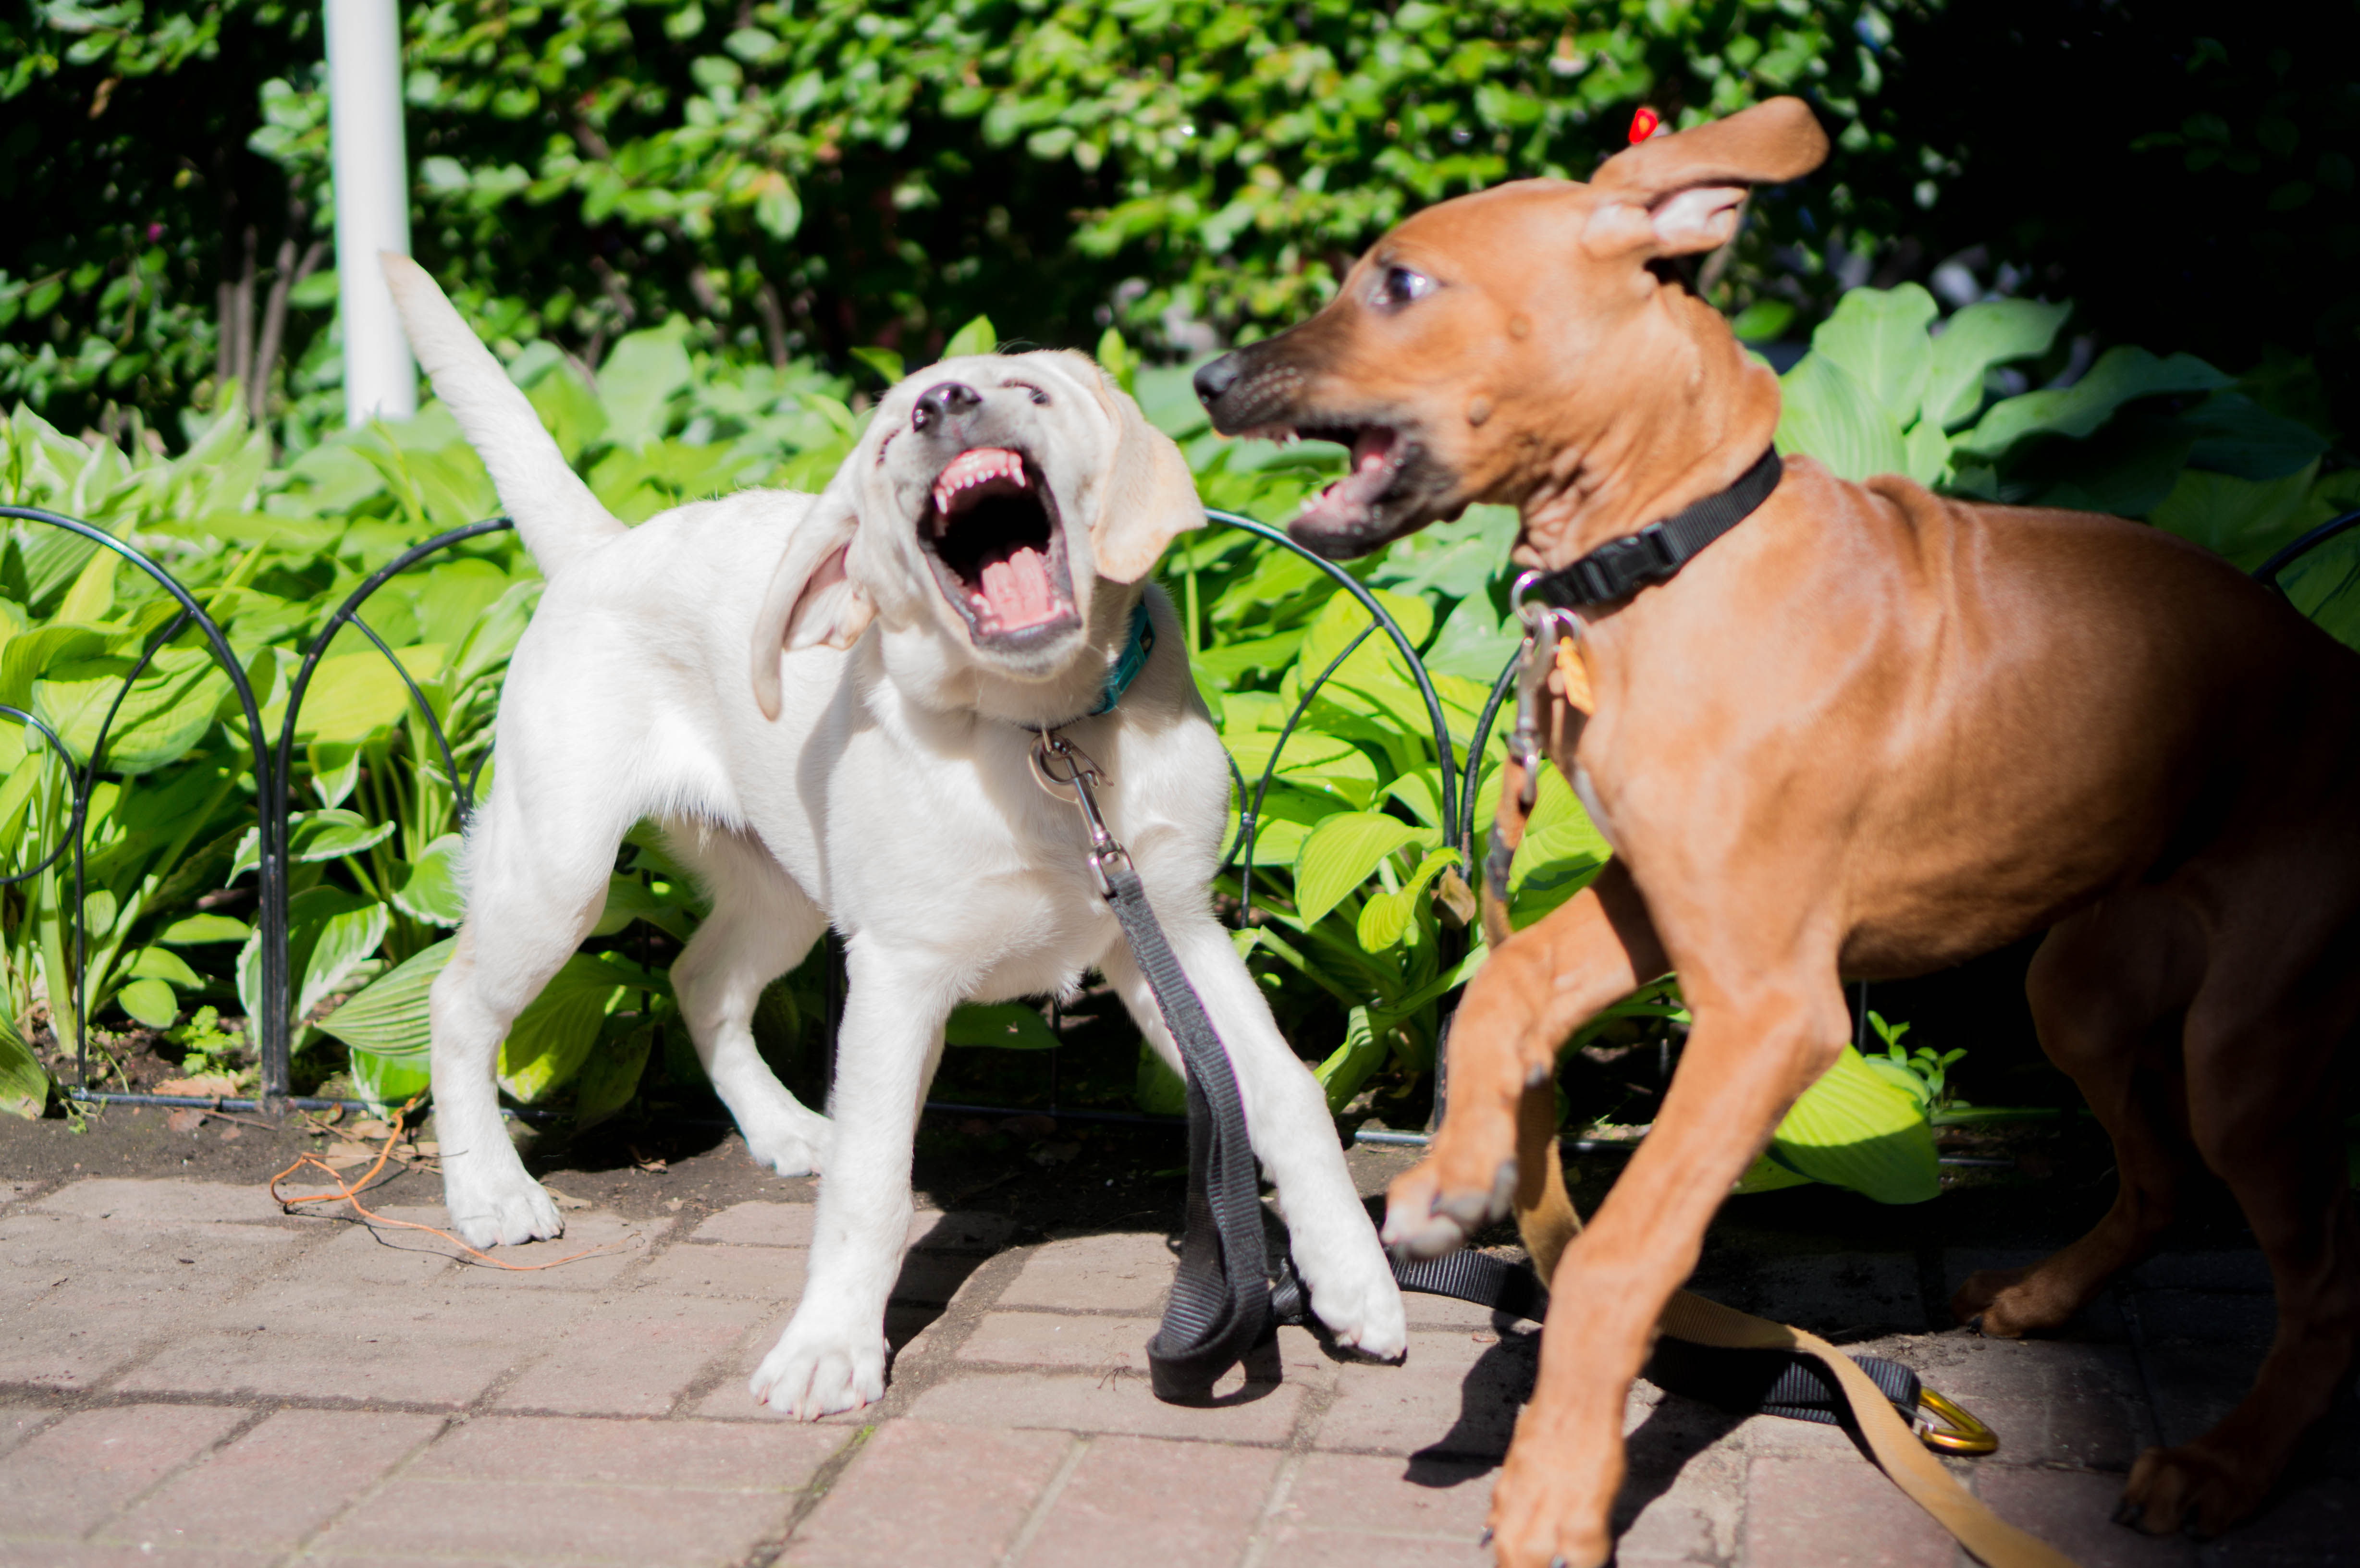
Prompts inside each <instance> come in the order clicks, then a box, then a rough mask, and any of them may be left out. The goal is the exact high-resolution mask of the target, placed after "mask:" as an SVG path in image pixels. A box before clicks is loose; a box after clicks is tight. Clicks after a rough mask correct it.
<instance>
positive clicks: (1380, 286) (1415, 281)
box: [1370, 267, 1435, 310]
mask: <svg viewBox="0 0 2360 1568" xmlns="http://www.w3.org/2000/svg"><path fill="white" fill-rule="evenodd" d="M1434 289H1435V282H1434V279H1433V278H1428V277H1427V276H1426V274H1425V273H1423V272H1413V271H1411V270H1410V269H1409V268H1408V267H1386V268H1385V269H1384V271H1383V272H1382V273H1381V274H1379V275H1378V278H1377V287H1376V289H1374V290H1373V291H1372V293H1371V299H1370V303H1371V304H1373V305H1375V306H1376V307H1377V309H1379V310H1400V309H1401V308H1402V307H1403V306H1404V305H1406V304H1408V303H1410V302H1411V301H1412V300H1414V299H1425V298H1426V296H1427V295H1428V294H1431V293H1433V292H1434Z"/></svg>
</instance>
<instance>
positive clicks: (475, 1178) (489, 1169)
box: [429, 791, 620, 1247]
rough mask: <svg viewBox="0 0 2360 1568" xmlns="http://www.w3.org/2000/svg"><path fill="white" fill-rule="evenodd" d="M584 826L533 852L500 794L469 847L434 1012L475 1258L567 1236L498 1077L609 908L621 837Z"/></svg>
mask: <svg viewBox="0 0 2360 1568" xmlns="http://www.w3.org/2000/svg"><path fill="white" fill-rule="evenodd" d="M536 825H539V826H543V827H546V826H547V824H536ZM574 825H578V824H560V825H559V826H557V827H556V828H554V829H553V830H551V831H547V832H544V833H541V835H540V837H541V845H540V846H535V845H532V844H528V843H527V842H525V835H524V834H521V833H518V832H517V825H516V824H515V823H514V822H512V821H511V820H510V818H509V816H508V811H507V810H506V809H504V804H503V797H502V796H501V795H500V794H499V793H498V792H497V791H496V792H495V794H494V797H493V799H492V800H490V801H488V802H486V805H485V807H484V810H483V811H481V812H480V813H479V814H478V815H477V817H476V820H475V824H474V825H473V828H472V829H471V831H470V833H469V837H468V844H467V850H468V868H469V889H468V898H467V919H466V923H465V924H464V925H462V926H461V927H460V928H459V941H458V946H457V947H456V948H455V949H454V950H453V953H452V956H451V962H450V963H449V964H446V965H445V966H444V967H443V973H442V974H441V975H437V976H436V977H435V980H434V988H433V991H432V995H431V999H430V1002H429V1007H430V1011H431V1016H432V1035H433V1052H432V1066H433V1076H434V1128H435V1137H436V1138H437V1140H438V1141H439V1142H440V1143H441V1145H442V1148H443V1160H442V1162H443V1204H444V1206H445V1207H447V1208H448V1209H449V1210H450V1212H451V1225H452V1229H453V1230H454V1231H456V1232H457V1233H458V1235H459V1236H460V1238H461V1239H462V1240H464V1242H466V1244H467V1245H468V1246H470V1247H496V1246H513V1245H515V1244H516V1243H518V1242H525V1241H530V1240H532V1239H533V1238H534V1237H536V1236H557V1235H559V1234H561V1233H562V1232H563V1230H564V1228H565V1223H564V1221H563V1220H561V1219H560V1218H559V1217H558V1214H557V1205H556V1204H555V1203H552V1202H551V1200H550V1196H549V1194H548V1193H547V1192H543V1191H541V1183H540V1182H538V1181H534V1180H533V1179H532V1177H531V1176H530V1175H529V1174H527V1173H526V1171H525V1168H524V1161H523V1160H519V1158H518V1157H517V1151H516V1146H515V1145H514V1144H512V1143H510V1142H509V1141H508V1129H507V1127H505V1126H503V1125H502V1123H501V1121H500V1101H499V1091H498V1088H497V1085H496V1083H495V1082H494V1077H493V1073H494V1069H495V1066H496V1064H497V1062H498V1059H499V1051H500V1041H501V1040H502V1039H503V1038H505V1037H506V1035H507V1034H508V1026H509V1025H510V1024H511V1023H513V1022H515V1021H516V1016H517V1015H518V1014H519V1013H520V1012H522V1011H523V1010H524V1009H525V1007H526V1006H527V1004H529V1003H530V1002H531V1000H532V999H533V998H534V997H535V996H539V995H541V987H542V986H544V985H548V984H549V978H550V976H551V975H554V974H556V973H557V971H558V969H559V968H560V966H562V965H563V964H564V963H565V961H566V959H568V958H569V957H571V956H573V953H574V948H576V947H577V946H579V945H580V944H581V942H582V939H583V938H584V937H585V936H586V935H588V934H589V931H590V928H591V927H592V926H593V925H595V924H596V923H597V920H598V914H599V911H600V910H601V909H604V908H605V907H606V873H607V868H608V867H609V866H612V865H613V864H614V858H615V844H616V843H617V840H618V838H619V836H620V835H619V831H618V830H609V829H606V826H605V824H598V825H597V826H595V827H591V826H586V825H585V826H582V831H580V832H579V833H569V832H567V831H565V830H566V828H567V827H568V826H574Z"/></svg>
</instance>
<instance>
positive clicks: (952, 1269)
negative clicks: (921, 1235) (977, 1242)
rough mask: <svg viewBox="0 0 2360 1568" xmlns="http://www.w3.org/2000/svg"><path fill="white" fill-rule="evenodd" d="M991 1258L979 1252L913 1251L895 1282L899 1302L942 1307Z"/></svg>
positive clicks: (895, 1297)
mask: <svg viewBox="0 0 2360 1568" xmlns="http://www.w3.org/2000/svg"><path fill="white" fill-rule="evenodd" d="M987 1261H989V1259H987V1258H984V1257H982V1256H980V1255H979V1254H975V1253H960V1252H912V1253H910V1254H909V1255H908V1256H907V1257H905V1258H902V1259H901V1273H900V1274H898V1275H896V1276H895V1277H894V1279H893V1296H892V1299H893V1300H894V1301H904V1302H912V1303H916V1304H919V1305H923V1306H941V1305H943V1304H944V1303H945V1302H947V1301H950V1300H951V1299H952V1298H953V1297H955V1296H956V1295H957V1294H958V1293H959V1289H960V1287H962V1286H964V1285H965V1284H966V1283H967V1280H968V1279H972V1278H973V1277H974V1275H975V1272H976V1270H977V1269H980V1268H982V1267H983V1266H984V1264H985V1263H986V1262H987Z"/></svg>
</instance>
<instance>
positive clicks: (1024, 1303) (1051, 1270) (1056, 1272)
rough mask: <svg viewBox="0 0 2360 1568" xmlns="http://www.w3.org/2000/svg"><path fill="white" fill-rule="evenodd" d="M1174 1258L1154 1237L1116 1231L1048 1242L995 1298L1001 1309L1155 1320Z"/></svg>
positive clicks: (1159, 1239) (1144, 1233)
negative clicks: (1131, 1315)
mask: <svg viewBox="0 0 2360 1568" xmlns="http://www.w3.org/2000/svg"><path fill="white" fill-rule="evenodd" d="M1175 1261H1176V1258H1175V1254H1174V1253H1173V1251H1172V1249H1171V1247H1169V1246H1167V1245H1166V1244H1165V1242H1164V1237H1163V1236H1160V1235H1155V1234H1153V1233H1146V1232H1136V1231H1116V1232H1111V1233H1109V1234H1107V1235H1104V1236H1075V1237H1072V1238H1070V1239H1067V1240H1064V1241H1052V1242H1049V1243H1046V1244H1045V1245H1043V1246H1042V1247H1039V1248H1038V1249H1036V1250H1035V1251H1034V1252H1033V1254H1032V1256H1031V1257H1030V1258H1026V1259H1025V1260H1024V1267H1023V1269H1022V1270H1021V1271H1020V1272H1019V1273H1018V1274H1017V1276H1016V1278H1015V1279H1013V1280H1011V1282H1010V1283H1009V1286H1008V1288H1007V1289H1006V1290H1002V1291H1001V1292H1000V1305H1001V1306H1003V1307H1054V1308H1057V1309H1059V1310H1061V1311H1065V1312H1076V1311H1081V1312H1130V1313H1134V1314H1143V1315H1148V1316H1153V1315H1155V1314H1156V1313H1157V1312H1160V1311H1161V1310H1162V1308H1163V1305H1164V1292H1165V1291H1166V1290H1170V1289H1171V1288H1172V1269H1173V1266H1174V1264H1175Z"/></svg>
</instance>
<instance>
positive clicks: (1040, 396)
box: [1000, 381, 1049, 408]
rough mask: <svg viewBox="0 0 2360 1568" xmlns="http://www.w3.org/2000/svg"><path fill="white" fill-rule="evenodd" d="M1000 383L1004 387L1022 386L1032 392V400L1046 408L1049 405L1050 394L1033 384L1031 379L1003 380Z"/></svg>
mask: <svg viewBox="0 0 2360 1568" xmlns="http://www.w3.org/2000/svg"><path fill="white" fill-rule="evenodd" d="M1000 385H1001V386H1002V387H1022V389H1023V390H1025V391H1027V392H1030V393H1031V394H1032V401H1034V402H1035V403H1038V404H1041V405H1042V406H1043V407H1044V408H1045V407H1047V405H1048V402H1049V394H1047V393H1046V392H1043V391H1042V390H1041V388H1039V387H1035V386H1033V385H1032V383H1031V382H1030V381H1003V382H1001V383H1000Z"/></svg>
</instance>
